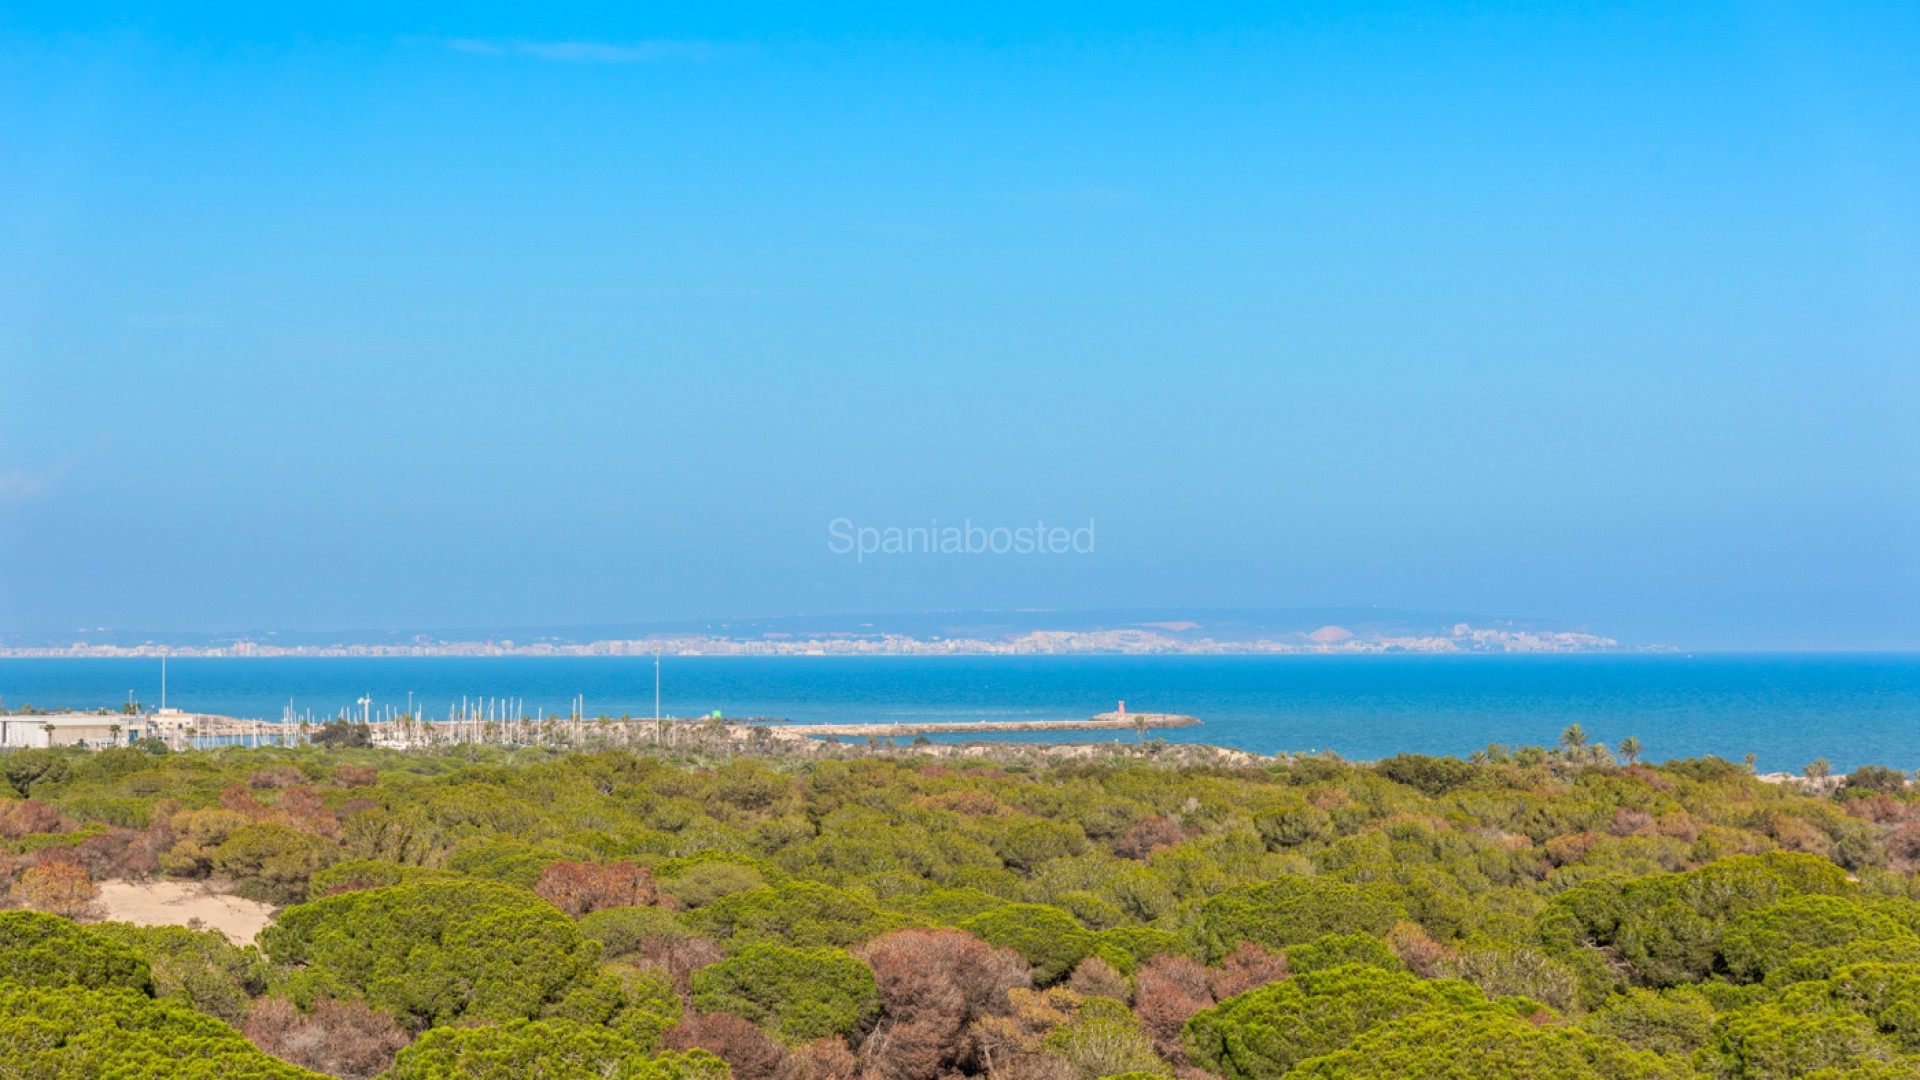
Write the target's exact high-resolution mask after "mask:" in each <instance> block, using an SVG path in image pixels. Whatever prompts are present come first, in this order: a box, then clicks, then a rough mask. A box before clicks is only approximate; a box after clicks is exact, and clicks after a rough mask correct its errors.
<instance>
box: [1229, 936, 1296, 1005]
mask: <svg viewBox="0 0 1920 1080" xmlns="http://www.w3.org/2000/svg"><path fill="white" fill-rule="evenodd" d="M1286 977H1287V958H1286V956H1284V955H1283V954H1281V953H1272V952H1268V951H1267V950H1265V949H1263V948H1261V947H1260V946H1258V945H1255V944H1254V943H1253V942H1251V941H1243V942H1241V943H1240V947H1239V948H1238V949H1235V950H1234V951H1233V955H1231V956H1229V957H1227V958H1226V959H1225V960H1222V961H1221V962H1220V966H1219V967H1217V968H1215V969H1214V970H1213V997H1214V1000H1216V1001H1225V1000H1227V999H1228V998H1230V997H1234V996H1236V995H1239V994H1244V993H1246V992H1247V991H1249V990H1258V989H1260V988H1261V987H1263V986H1265V985H1267V984H1268V983H1272V982H1279V981H1280V980H1281V979H1284V978H1286Z"/></svg>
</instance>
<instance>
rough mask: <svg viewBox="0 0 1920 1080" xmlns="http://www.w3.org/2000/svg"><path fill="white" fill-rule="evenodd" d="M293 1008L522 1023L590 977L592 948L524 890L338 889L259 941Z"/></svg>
mask: <svg viewBox="0 0 1920 1080" xmlns="http://www.w3.org/2000/svg"><path fill="white" fill-rule="evenodd" d="M260 941H261V945H262V947H263V948H264V949H265V951H266V953H267V955H268V956H269V957H271V958H272V959H273V960H274V961H275V962H276V963H280V964H286V965H293V966H295V967H296V968H297V973H296V974H295V976H294V977H293V978H292V980H291V981H290V983H289V987H288V989H289V993H290V994H291V996H293V997H294V998H295V1000H296V1001H301V1002H303V1003H304V1002H305V1001H308V1000H311V999H313V998H315V997H333V998H358V999H362V1000H365V1001H366V1002H367V1003H368V1004H369V1005H372V1006H374V1007H375V1008H380V1009H385V1010H387V1011H389V1012H392V1013H393V1014H395V1015H396V1016H399V1017H401V1018H403V1019H406V1020H410V1021H412V1022H416V1023H422V1024H444V1023H450V1022H453V1021H457V1020H511V1019H515V1018H533V1017H537V1016H539V1015H540V1014H541V1012H542V1011H543V1010H545V1009H546V1008H548V1007H549V1006H550V1005H552V1004H553V1003H554V1002H557V1001H558V1000H560V999H561V998H562V997H564V996H565V995H566V994H567V993H568V992H569V991H572V990H574V989H575V988H576V987H577V986H578V984H580V983H582V982H583V981H585V980H587V979H589V978H590V977H592V976H593V975H594V974H595V972H596V968H597V964H598V961H599V955H598V953H599V950H598V948H597V947H595V946H594V945H592V944H591V943H589V942H587V941H586V940H585V939H584V938H582V937H581V936H580V931H579V929H578V928H577V927H576V926H575V925H574V923H573V920H571V919H569V918H567V917H566V916H565V915H563V914H561V913H560V912H559V911H558V910H556V909H555V908H554V907H553V906H552V905H550V904H548V903H546V902H545V901H543V900H541V899H539V898H538V897H536V896H533V895H532V894H530V893H526V892H522V891H520V890H518V889H513V888H509V887H507V886H504V885H494V884H489V883H484V882H462V883H430V884H418V885H396V886H391V887H388V888H383V889H368V890H364V891H360V892H350V893H342V894H340V895H337V896H330V897H327V898H325V899H322V900H315V901H313V902H311V903H307V904H302V905H300V906H298V907H293V908H289V909H287V910H286V911H284V912H282V913H281V915H280V918H279V921H278V922H277V923H276V924H275V925H274V926H271V927H269V928H268V929H267V930H266V931H265V932H263V933H262V934H261V935H260Z"/></svg>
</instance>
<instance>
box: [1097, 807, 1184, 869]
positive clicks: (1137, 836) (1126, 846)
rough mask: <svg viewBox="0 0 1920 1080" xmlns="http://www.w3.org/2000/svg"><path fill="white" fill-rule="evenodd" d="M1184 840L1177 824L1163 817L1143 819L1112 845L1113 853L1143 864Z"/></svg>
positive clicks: (1181, 830) (1182, 832)
mask: <svg viewBox="0 0 1920 1080" xmlns="http://www.w3.org/2000/svg"><path fill="white" fill-rule="evenodd" d="M1186 838H1187V834H1186V832H1185V830H1183V829H1181V828H1180V825H1179V823H1178V822H1175V821H1173V820H1171V819H1169V818H1163V817H1150V818H1143V819H1141V820H1140V821H1136V822H1134V823H1133V827H1132V828H1130V829H1128V830H1127V833H1126V835H1125V836H1122V837H1121V838H1120V839H1119V840H1118V841H1117V842H1116V843H1115V844H1114V845H1113V853H1114V854H1115V855H1118V856H1120V857H1121V858H1123V859H1139V860H1141V861H1143V862H1144V861H1145V860H1146V859H1148V858H1149V857H1151V856H1152V855H1153V853H1154V852H1156V851H1160V850H1163V849H1165V848H1170V847H1173V846H1174V845H1176V844H1178V843H1180V842H1181V841H1183V840H1185V839H1186Z"/></svg>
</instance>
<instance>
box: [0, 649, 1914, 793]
mask: <svg viewBox="0 0 1920 1080" xmlns="http://www.w3.org/2000/svg"><path fill="white" fill-rule="evenodd" d="M662 686H663V692H662V703H663V706H664V708H665V711H666V712H667V713H668V714H669V715H677V716H688V715H696V714H701V713H705V712H708V711H711V710H713V709H719V710H722V711H723V712H724V713H725V714H726V715H728V716H777V717H785V718H787V719H790V720H793V721H795V722H823V721H892V720H935V719H967V720H979V719H1027V718H1046V719H1062V718H1067V719H1077V718H1083V717H1087V716H1090V715H1093V714H1094V713H1098V712H1103V711H1106V710H1108V709H1111V708H1113V706H1114V702H1115V701H1116V700H1118V699H1121V698H1124V699H1126V702H1127V707H1128V708H1129V709H1130V710H1135V711H1164V712H1179V713H1189V714H1192V715H1194V716H1198V717H1200V718H1201V719H1202V720H1203V721H1205V725H1204V726H1202V727H1198V728H1188V729H1183V730H1178V731H1169V732H1165V733H1164V734H1165V736H1166V737H1167V738H1169V739H1175V740H1184V741H1191V742H1209V743H1216V744H1219V745H1222V746H1232V747H1238V748H1241V749H1246V750H1254V751H1259V752H1262V753H1271V752H1273V751H1276V750H1281V749H1288V750H1318V749H1332V750H1337V751H1339V752H1340V753H1341V754H1344V755H1346V756H1348V757H1352V758H1360V759H1370V758H1378V757H1384V756H1386V755H1389V754H1393V753H1397V752H1400V751H1403V750H1404V751H1413V752H1419V753H1431V754H1466V753H1469V752H1471V751H1473V750H1475V749H1477V748H1480V747H1483V746H1485V745H1486V744H1488V743H1489V742H1500V743H1506V744H1509V745H1513V744H1521V743H1539V744H1551V743H1552V742H1553V741H1554V740H1555V738H1556V737H1557V736H1558V734H1559V732H1560V731H1561V729H1563V728H1565V727H1566V726H1567V725H1568V724H1570V723H1576V722H1577V723H1579V724H1581V725H1582V726H1584V727H1585V728H1586V729H1587V731H1588V732H1589V733H1590V734H1591V735H1592V736H1593V737H1595V738H1597V739H1600V740H1602V741H1604V742H1607V743H1609V744H1611V743H1616V742H1618V741H1619V740H1620V739H1621V738H1622V737H1623V736H1626V735H1636V736H1638V737H1639V738H1640V740H1641V741H1642V742H1643V743H1645V744H1646V745H1647V747H1648V751H1649V753H1648V756H1649V757H1650V758H1653V759H1656V760H1658V759H1664V758H1669V757H1691V756H1695V755H1700V754H1718V755H1720V756H1722V757H1727V758H1730V759H1733V760H1739V759H1740V758H1741V757H1742V756H1744V755H1745V754H1748V753H1753V754H1756V755H1758V764H1759V767H1760V768H1761V769H1762V770H1763V771H1766V770H1775V769H1798V768H1799V767H1800V766H1801V765H1803V764H1805V763H1806V762H1808V761H1811V760H1813V759H1814V758H1816V757H1824V758H1827V759H1828V760H1830V761H1831V762H1833V764H1834V765H1835V766H1836V767H1838V768H1842V769H1845V768H1851V767H1853V766H1855V765H1860V764H1866V763H1876V764H1883V765H1891V766H1894V767H1897V768H1902V769H1911V768H1915V767H1920V656H1912V655H1904V656H1833V655H1805V656H1793V655H1785V656H1783V655H1703V656H1697V657H1689V656H1677V655H1671V656H1644V655H1631V656H1626V655H1622V656H1465V657H1460V656H1456V657H1421V656H1355V657H1297V656H1282V657H1032V658H1025V657H1019V658H1016V657H925V658H919V657H873V658H865V657H844V658H843V657H781V658H759V657H753V658H746V657H738V658H736V657H683V658H674V657H668V658H666V659H664V660H663V661H662ZM130 689H131V690H133V691H134V693H135V696H136V697H137V698H138V699H139V700H140V701H142V702H143V703H146V704H148V705H154V704H157V703H158V702H159V694H160V665H159V662H158V661H148V660H0V696H3V697H4V700H5V703H6V705H8V706H9V707H17V706H19V705H22V704H27V703H31V704H33V705H36V706H40V707H43V708H45V707H54V706H75V707H99V706H111V705H115V704H117V703H119V702H123V701H125V700H126V699H127V692H128V690H130ZM408 691H413V693H414V695H415V701H416V704H417V705H419V706H421V707H422V711H423V712H424V713H425V714H426V715H427V716H429V717H444V716H446V715H447V710H448V707H449V705H450V704H451V703H453V702H457V701H459V700H460V697H461V695H463V694H464V695H467V696H468V697H470V698H481V697H496V698H504V697H507V696H513V697H516V698H523V699H524V700H525V702H526V708H527V711H528V712H529V713H532V712H534V711H535V710H540V709H544V710H546V711H547V712H549V713H552V712H560V713H565V712H567V711H568V709H569V702H570V701H571V700H572V698H573V696H574V695H575V694H584V695H585V697H586V705H587V712H588V713H589V714H590V715H599V714H601V713H607V714H610V715H615V716H618V715H621V714H623V713H630V714H632V715H635V716H650V715H652V713H653V661H652V658H651V657H645V658H639V657H636V658H626V657H604V658H602V657H592V658H588V657H563V658H561V657H556V658H545V657H490V658H431V659H370V660H353V659H298V660H260V659H176V660H172V661H170V662H169V664H168V688H167V703H168V704H169V705H172V706H175V707H178V708H183V709H191V710H196V711H202V712H211V713H221V714H225V715H229V716H241V717H259V718H265V719H277V718H278V717H279V716H280V715H281V711H282V709H283V708H284V707H285V706H286V705H287V703H288V701H289V699H291V700H292V702H293V704H294V706H295V708H296V709H298V710H300V711H303V712H304V711H306V710H309V709H310V710H312V711H313V713H314V714H315V715H316V716H325V715H333V714H335V713H337V712H338V711H339V710H341V709H343V708H352V707H353V702H355V701H356V700H358V699H359V698H360V697H361V696H362V695H363V694H366V695H371V696H372V698H373V699H374V701H375V709H376V711H377V710H378V708H379V707H380V706H381V705H393V706H395V707H396V708H400V709H404V708H405V707H406V704H407V693H408ZM1083 736H1084V737H1088V738H1096V739H1101V740H1110V739H1112V738H1113V737H1114V733H1109V732H1088V733H1083ZM1053 737H1054V738H1059V737H1060V736H1053Z"/></svg>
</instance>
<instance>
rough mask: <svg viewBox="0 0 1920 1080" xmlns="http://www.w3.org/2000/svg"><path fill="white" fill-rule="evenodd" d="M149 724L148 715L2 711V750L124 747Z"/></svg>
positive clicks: (0, 730) (0, 728)
mask: <svg viewBox="0 0 1920 1080" xmlns="http://www.w3.org/2000/svg"><path fill="white" fill-rule="evenodd" d="M149 724H150V720H149V718H148V717H145V716H119V715H112V714H102V713H46V714H43V715H40V716H25V715H18V714H0V749H5V750H30V749H46V748H47V747H51V746H79V745H84V746H89V747H92V748H94V749H99V748H100V747H104V746H114V745H121V746H124V745H126V744H127V743H130V742H132V741H133V740H135V739H138V738H140V737H141V736H142V735H144V734H146V729H147V727H148V726H149Z"/></svg>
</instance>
